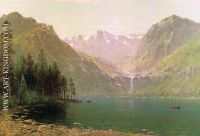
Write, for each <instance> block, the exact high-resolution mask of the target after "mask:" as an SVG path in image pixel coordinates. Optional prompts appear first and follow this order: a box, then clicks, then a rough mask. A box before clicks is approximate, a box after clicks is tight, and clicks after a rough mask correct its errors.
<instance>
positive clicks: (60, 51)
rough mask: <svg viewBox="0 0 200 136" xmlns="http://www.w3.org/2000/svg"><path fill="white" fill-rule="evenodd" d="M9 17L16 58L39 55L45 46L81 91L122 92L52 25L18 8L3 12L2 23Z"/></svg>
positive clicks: (51, 58) (84, 93) (86, 92)
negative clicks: (60, 35) (61, 36)
mask: <svg viewBox="0 0 200 136" xmlns="http://www.w3.org/2000/svg"><path fill="white" fill-rule="evenodd" d="M5 20H8V21H9V22H10V23H11V30H12V32H13V47H12V48H13V50H14V56H13V58H15V59H16V58H18V57H19V56H21V55H26V54H28V53H31V54H32V55H33V57H34V58H36V57H37V56H38V53H39V51H40V50H41V49H43V50H44V53H45V55H46V56H47V59H48V61H49V62H53V61H56V62H57V64H58V66H59V68H60V69H61V71H62V73H63V74H64V75H65V76H66V77H68V78H69V77H72V78H73V79H74V81H75V84H76V88H77V93H78V94H80V95H107V94H117V93H119V92H120V89H119V88H117V87H116V86H115V85H113V83H112V80H111V78H110V77H109V76H108V75H107V74H106V73H104V72H102V71H101V70H100V69H99V68H98V67H97V66H96V65H95V64H94V63H93V62H92V61H91V60H89V59H88V58H84V57H81V56H80V55H79V54H77V53H76V52H75V51H74V50H73V49H72V48H71V46H70V45H68V44H66V43H65V42H63V41H62V40H60V39H59V37H58V36H57V35H56V32H55V31H54V29H53V27H52V26H49V25H46V24H43V23H38V22H37V21H36V20H35V19H33V18H29V17H23V16H22V15H21V14H19V13H17V12H13V13H10V14H8V15H3V16H2V17H1V18H0V25H2V24H3V22H4V21H5ZM0 32H1V30H0Z"/></svg>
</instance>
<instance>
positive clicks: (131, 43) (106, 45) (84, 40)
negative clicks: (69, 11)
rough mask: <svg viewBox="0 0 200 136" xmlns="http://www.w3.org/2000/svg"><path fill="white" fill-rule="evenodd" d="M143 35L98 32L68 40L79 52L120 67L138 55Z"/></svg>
mask: <svg viewBox="0 0 200 136" xmlns="http://www.w3.org/2000/svg"><path fill="white" fill-rule="evenodd" d="M142 37H143V35H139V34H130V35H128V36H125V35H116V34H112V33H109V32H106V31H97V32H96V34H94V35H91V36H82V35H79V36H77V37H73V38H71V39H69V38H66V40H65V41H66V42H67V43H69V44H70V45H71V46H72V47H73V48H74V49H75V50H77V51H78V52H81V53H84V54H87V55H89V56H93V57H95V58H97V59H100V60H101V61H104V62H106V63H110V64H112V65H113V66H115V67H120V65H121V63H124V60H126V59H127V58H132V57H134V56H135V54H136V53H137V49H138V47H139V46H140V42H141V39H142Z"/></svg>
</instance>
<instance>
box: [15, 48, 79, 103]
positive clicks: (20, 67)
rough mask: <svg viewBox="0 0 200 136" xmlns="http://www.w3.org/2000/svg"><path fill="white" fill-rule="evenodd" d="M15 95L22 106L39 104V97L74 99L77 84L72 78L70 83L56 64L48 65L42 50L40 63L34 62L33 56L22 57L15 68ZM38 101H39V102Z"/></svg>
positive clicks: (39, 58)
mask: <svg viewBox="0 0 200 136" xmlns="http://www.w3.org/2000/svg"><path fill="white" fill-rule="evenodd" d="M13 76H14V79H15V80H14V81H15V87H13V88H15V89H16V91H15V93H14V94H13V95H15V96H16V97H17V99H18V101H19V103H20V104H31V103H34V102H38V101H40V100H41V99H38V97H37V96H42V97H48V98H50V99H52V98H53V99H62V100H67V99H71V100H72V99H74V98H75V95H76V92H75V91H76V89H75V84H74V81H73V80H72V78H69V81H68V80H67V79H66V77H65V76H63V75H62V74H61V72H60V70H59V68H58V66H57V64H56V62H54V63H53V64H48V63H47V61H46V58H45V55H44V52H43V51H42V50H41V51H40V53H39V57H38V61H37V62H36V61H34V60H33V57H32V56H31V54H28V55H27V57H20V58H18V60H17V61H16V65H15V68H14V75H13ZM37 100H38V101H37Z"/></svg>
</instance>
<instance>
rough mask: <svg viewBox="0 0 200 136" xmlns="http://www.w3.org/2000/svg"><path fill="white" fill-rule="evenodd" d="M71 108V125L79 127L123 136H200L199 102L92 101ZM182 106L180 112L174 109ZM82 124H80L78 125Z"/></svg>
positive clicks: (151, 100) (92, 98)
mask: <svg viewBox="0 0 200 136" xmlns="http://www.w3.org/2000/svg"><path fill="white" fill-rule="evenodd" d="M89 99H90V100H92V103H86V102H83V103H77V104H75V103H74V104H70V108H69V109H68V118H67V119H65V122H66V123H69V121H71V122H73V123H74V124H77V125H78V126H79V127H84V128H95V129H113V130H119V131H123V132H141V131H144V130H148V131H151V132H154V133H155V134H157V135H160V136H198V135H200V129H199V127H200V99H180V98H179V99H178V98H177V99H174V98H173V99H172V98H171V99H170V98H165V99H162V98H134V97H90V98H89ZM174 106H180V107H181V108H180V109H175V108H172V107H174ZM79 123H80V124H79Z"/></svg>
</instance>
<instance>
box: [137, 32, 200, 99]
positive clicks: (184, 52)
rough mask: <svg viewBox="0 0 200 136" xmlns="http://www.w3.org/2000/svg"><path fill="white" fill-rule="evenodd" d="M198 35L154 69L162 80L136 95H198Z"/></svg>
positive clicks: (199, 78)
mask: <svg viewBox="0 0 200 136" xmlns="http://www.w3.org/2000/svg"><path fill="white" fill-rule="evenodd" d="M199 60H200V34H199V35H198V36H195V37H194V38H192V39H191V40H190V41H188V42H186V43H185V44H184V45H183V46H182V47H180V48H178V49H177V50H176V51H174V52H173V53H172V54H170V55H168V56H167V57H165V58H164V59H163V60H161V62H160V63H159V64H158V65H157V66H156V67H155V68H154V70H153V71H154V73H159V74H160V75H162V76H163V77H164V78H162V80H160V81H158V82H154V84H149V85H147V86H145V87H144V88H142V89H141V90H140V91H138V94H145V95H146V94H151V95H152V94H154V95H162V96H194V97H197V96H199V95H200V61H199Z"/></svg>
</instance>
